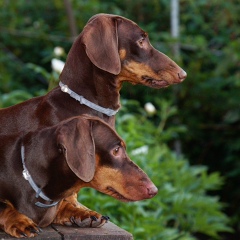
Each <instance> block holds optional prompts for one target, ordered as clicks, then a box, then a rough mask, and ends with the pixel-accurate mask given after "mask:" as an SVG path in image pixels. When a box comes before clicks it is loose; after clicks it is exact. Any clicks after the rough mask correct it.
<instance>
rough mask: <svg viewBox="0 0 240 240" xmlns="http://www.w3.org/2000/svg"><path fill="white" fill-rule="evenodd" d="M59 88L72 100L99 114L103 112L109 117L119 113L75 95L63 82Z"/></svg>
mask: <svg viewBox="0 0 240 240" xmlns="http://www.w3.org/2000/svg"><path fill="white" fill-rule="evenodd" d="M59 86H60V87H61V90H62V91H63V92H65V93H68V94H69V95H70V96H71V97H72V98H74V99H76V100H77V101H79V103H80V104H84V105H86V106H88V107H90V108H92V109H94V110H96V111H98V112H101V113H103V114H105V115H107V116H109V117H111V116H114V115H116V113H117V112H118V110H119V109H118V110H116V111H115V110H113V109H110V108H104V107H101V106H98V105H97V104H95V103H93V102H90V101H88V100H87V99H86V98H84V97H83V96H81V95H78V94H77V93H75V92H74V91H72V90H71V89H70V88H69V87H68V86H67V85H65V84H63V83H62V82H61V81H60V82H59Z"/></svg>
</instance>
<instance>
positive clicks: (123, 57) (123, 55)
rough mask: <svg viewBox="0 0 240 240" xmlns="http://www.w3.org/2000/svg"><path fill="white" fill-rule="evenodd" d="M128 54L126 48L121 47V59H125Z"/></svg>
mask: <svg viewBox="0 0 240 240" xmlns="http://www.w3.org/2000/svg"><path fill="white" fill-rule="evenodd" d="M126 54H127V51H126V49H120V50H119V56H120V59H121V60H124V59H125V57H126Z"/></svg>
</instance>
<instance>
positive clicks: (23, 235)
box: [19, 232, 28, 238]
mask: <svg viewBox="0 0 240 240" xmlns="http://www.w3.org/2000/svg"><path fill="white" fill-rule="evenodd" d="M19 234H20V236H22V237H24V238H26V237H28V236H27V234H26V233H24V232H20V233H19Z"/></svg>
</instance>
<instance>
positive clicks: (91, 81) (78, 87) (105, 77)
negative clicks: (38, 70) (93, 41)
mask: <svg viewBox="0 0 240 240" xmlns="http://www.w3.org/2000/svg"><path fill="white" fill-rule="evenodd" d="M76 41H80V39H77V40H76ZM76 46H77V47H78V48H77V49H75V48H76ZM77 53H78V54H77ZM60 80H61V81H62V82H63V83H64V84H66V85H68V87H69V88H70V89H72V90H73V91H74V92H76V93H77V94H79V95H81V96H83V97H84V98H86V99H87V100H89V101H91V102H93V103H95V104H97V105H99V106H101V107H104V108H110V109H113V110H117V109H119V108H120V94H119V91H120V89H121V83H119V82H118V81H117V77H116V76H115V75H113V74H110V73H108V72H105V71H103V70H101V69H99V68H97V67H96V66H94V65H93V64H92V62H91V61H90V60H89V58H88V57H87V55H86V52H85V49H84V46H83V45H82V44H73V46H72V48H71V50H70V52H69V54H68V57H67V61H66V64H65V67H64V69H63V71H62V73H61V75H60Z"/></svg>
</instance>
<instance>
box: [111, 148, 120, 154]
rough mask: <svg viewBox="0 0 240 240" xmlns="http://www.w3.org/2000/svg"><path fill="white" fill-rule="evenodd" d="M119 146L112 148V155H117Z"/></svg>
mask: <svg viewBox="0 0 240 240" xmlns="http://www.w3.org/2000/svg"><path fill="white" fill-rule="evenodd" d="M119 148H120V147H116V148H114V150H113V155H114V156H117V155H118V152H119Z"/></svg>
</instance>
